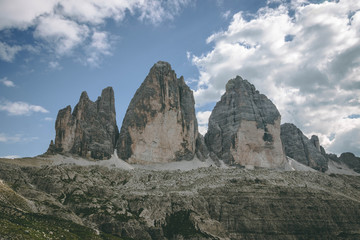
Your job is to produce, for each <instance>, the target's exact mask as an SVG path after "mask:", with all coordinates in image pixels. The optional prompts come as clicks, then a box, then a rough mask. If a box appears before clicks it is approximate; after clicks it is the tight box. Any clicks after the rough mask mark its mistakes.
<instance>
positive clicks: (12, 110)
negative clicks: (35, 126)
mask: <svg viewBox="0 0 360 240" xmlns="http://www.w3.org/2000/svg"><path fill="white" fill-rule="evenodd" d="M0 111H5V112H7V113H8V114H9V115H13V116H20V115H31V114H32V113H34V112H40V113H48V112H49V111H48V110H46V109H45V108H43V107H42V106H38V105H32V104H29V103H26V102H10V101H2V102H0Z"/></svg>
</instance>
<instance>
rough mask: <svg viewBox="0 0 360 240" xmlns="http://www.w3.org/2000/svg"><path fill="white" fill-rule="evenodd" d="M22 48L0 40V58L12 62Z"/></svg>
mask: <svg viewBox="0 0 360 240" xmlns="http://www.w3.org/2000/svg"><path fill="white" fill-rule="evenodd" d="M21 50H22V47H21V46H18V45H13V46H10V45H8V44H6V43H3V42H0V59H1V60H3V61H5V62H12V61H13V60H14V59H15V56H16V54H17V53H18V52H20V51H21Z"/></svg>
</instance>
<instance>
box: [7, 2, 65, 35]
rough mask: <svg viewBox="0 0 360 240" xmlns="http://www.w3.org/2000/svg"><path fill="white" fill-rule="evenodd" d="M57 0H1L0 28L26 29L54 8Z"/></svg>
mask: <svg viewBox="0 0 360 240" xmlns="http://www.w3.org/2000/svg"><path fill="white" fill-rule="evenodd" d="M57 2H58V1H57V0H36V1H28V0H2V1H0V30H2V29H6V28H19V29H26V28H28V27H29V26H31V25H33V24H34V21H35V19H36V18H37V17H38V16H40V15H42V14H45V13H49V12H51V11H52V10H53V8H54V6H55V5H56V3H57Z"/></svg>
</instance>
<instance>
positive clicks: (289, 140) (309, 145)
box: [281, 123, 328, 172]
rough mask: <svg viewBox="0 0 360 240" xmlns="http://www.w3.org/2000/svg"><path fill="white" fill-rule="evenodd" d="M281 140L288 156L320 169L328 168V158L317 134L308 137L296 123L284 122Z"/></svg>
mask: <svg viewBox="0 0 360 240" xmlns="http://www.w3.org/2000/svg"><path fill="white" fill-rule="evenodd" d="M281 140H282V143H283V145H284V149H285V153H286V156H289V157H291V158H293V159H295V160H296V161H298V162H300V163H302V164H304V165H306V166H309V167H311V168H313V169H315V170H318V171H322V172H325V171H326V170H327V169H328V158H327V156H326V153H325V150H324V149H323V148H322V147H321V146H320V144H319V138H318V137H317V136H315V135H314V136H312V137H311V139H308V138H307V137H306V136H305V135H304V134H303V133H302V131H301V130H300V129H299V128H297V127H296V126H295V125H294V124H291V123H284V124H282V125H281Z"/></svg>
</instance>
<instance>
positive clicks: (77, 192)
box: [0, 160, 360, 239]
mask: <svg viewBox="0 0 360 240" xmlns="http://www.w3.org/2000/svg"><path fill="white" fill-rule="evenodd" d="M28 161H32V160H28ZM19 164H20V165H17V166H16V165H13V164H8V163H3V162H2V161H1V160H0V179H3V180H4V184H6V186H7V187H6V191H7V192H10V193H9V194H10V195H11V196H14V197H13V198H14V199H20V200H16V201H17V202H18V203H17V204H15V205H10V204H7V207H8V208H9V209H12V211H13V212H17V214H11V213H9V214H4V212H3V211H0V215H1V216H5V215H6V216H5V217H4V218H3V217H0V225H1V224H3V225H1V226H6V227H8V228H9V227H11V228H12V229H13V231H11V233H10V232H9V231H6V228H0V236H1V237H3V238H5V239H9V237H8V236H12V239H18V238H24V236H27V235H26V234H27V233H26V232H25V230H27V231H30V233H31V234H35V233H37V234H39V233H41V235H42V236H47V237H48V238H50V237H52V238H53V239H57V238H60V237H59V235H58V234H60V235H61V234H65V233H66V234H68V235H66V236H70V235H71V234H72V236H73V237H74V235H75V236H81V234H88V236H92V237H94V236H95V237H96V235H95V234H94V233H95V232H96V231H98V233H99V235H97V237H98V238H97V239H100V238H103V239H110V237H109V236H112V237H114V239H115V237H120V238H124V239H359V237H360V231H359V229H360V201H359V199H360V189H359V186H360V178H359V177H355V176H345V175H335V174H332V175H326V174H324V173H319V172H285V171H274V170H265V169H262V170H259V169H258V170H251V171H249V170H245V169H238V168H232V169H219V168H215V167H210V168H202V169H197V170H192V171H188V172H181V171H149V170H139V169H137V170H131V171H124V170H121V169H109V168H105V167H99V166H91V167H81V166H69V165H60V166H49V165H47V166H42V167H28V166H27V167H25V166H22V165H21V163H19ZM28 165H29V164H28ZM10 188H11V189H10ZM9 189H10V190H9ZM1 194H2V192H1V186H0V195H1ZM9 194H8V195H9ZM1 199H3V198H0V203H1V202H2V200H1ZM29 203H31V204H29ZM14 209H16V210H14ZM19 212H20V213H19ZM21 216H23V217H22V218H21ZM19 218H20V219H23V220H22V222H21V221H20V220H19ZM3 219H6V221H5V222H4V220H3ZM32 219H35V223H34V222H33V223H32V225H31V224H30V223H31V221H30V220H32ZM45 219H49V222H48V223H46V221H44V220H45ZM56 219H58V220H57V221H58V224H59V225H58V226H64V229H66V230H67V232H66V231H65V230H63V231H62V232H60V228H59V227H58V228H55V226H56V224H54V221H56ZM50 220H51V221H50ZM69 221H71V222H73V223H72V224H70V223H71V222H69ZM81 227H82V228H81ZM76 229H77V231H78V232H76ZM81 229H82V230H81ZM93 229H94V230H93ZM80 230H81V231H82V232H81V231H80ZM79 231H80V233H79ZM51 232H53V234H52V235H51ZM55 233H56V234H55ZM106 234H107V235H106ZM64 236H65V235H64ZM105 236H106V237H105ZM1 237H0V238H1ZM79 238H81V237H79ZM43 239H46V238H45V237H43ZM74 239H77V238H75V237H74ZM89 239H91V238H90V237H89ZM93 239H96V238H93Z"/></svg>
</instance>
